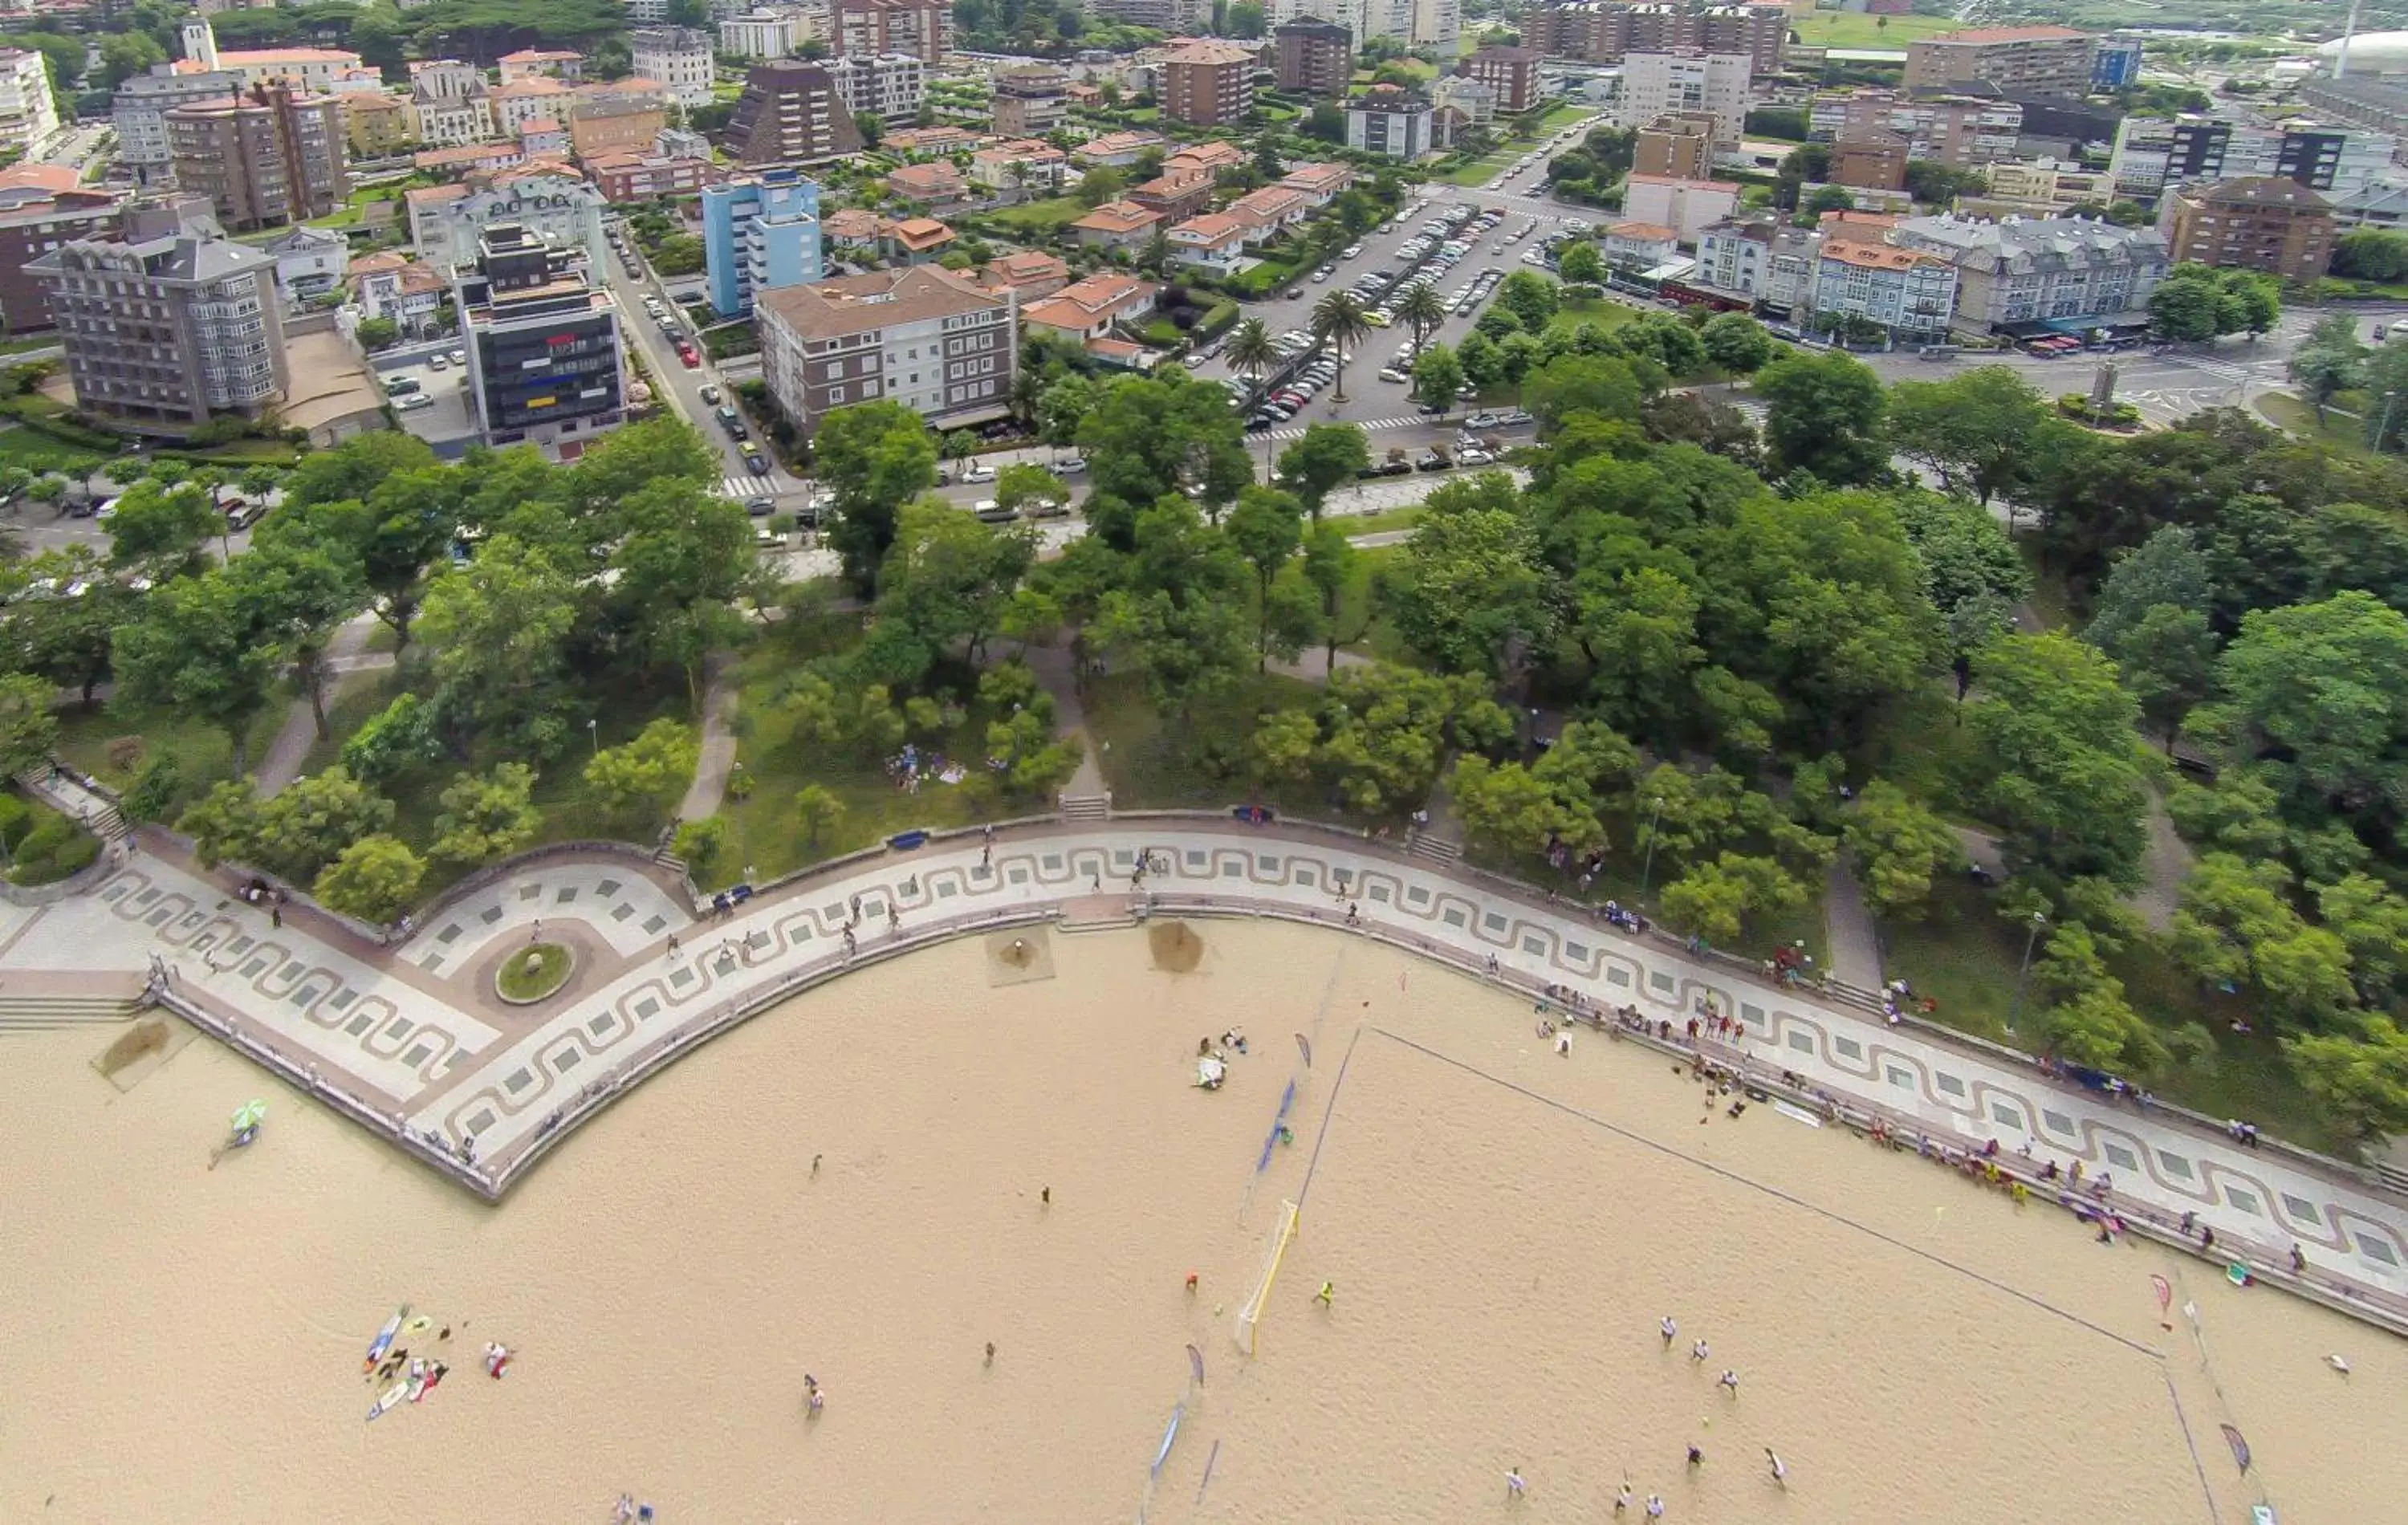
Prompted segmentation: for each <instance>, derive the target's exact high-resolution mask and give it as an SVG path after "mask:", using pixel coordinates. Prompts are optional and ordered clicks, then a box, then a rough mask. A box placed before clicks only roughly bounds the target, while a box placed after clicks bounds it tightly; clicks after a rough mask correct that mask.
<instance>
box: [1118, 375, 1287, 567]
mask: <svg viewBox="0 0 2408 1525" xmlns="http://www.w3.org/2000/svg"><path fill="white" fill-rule="evenodd" d="M1244 431H1245V425H1244V422H1243V421H1242V420H1241V419H1240V418H1239V417H1238V415H1237V414H1236V413H1235V412H1234V411H1232V410H1231V409H1230V407H1229V395H1228V394H1227V393H1226V392H1225V391H1223V390H1222V389H1221V388H1219V387H1217V386H1211V385H1208V384H1206V383H1204V382H1201V381H1190V380H1188V379H1187V376H1186V373H1185V372H1184V371H1182V370H1179V369H1178V368H1177V367H1169V368H1168V369H1167V370H1166V372H1165V373H1164V374H1163V375H1161V376H1159V377H1149V378H1136V377H1131V378H1127V379H1125V380H1122V381H1114V382H1112V383H1111V384H1110V385H1108V386H1107V387H1105V388H1104V390H1103V394H1102V396H1100V397H1098V398H1097V401H1096V404H1095V406H1094V407H1093V408H1092V409H1091V410H1089V411H1088V413H1087V416H1086V419H1085V420H1084V422H1082V424H1080V425H1079V444H1080V445H1081V447H1082V448H1083V449H1084V450H1085V451H1086V453H1087V470H1088V481H1089V482H1090V483H1092V487H1091V489H1090V492H1089V495H1088V498H1087V503H1086V515H1087V525H1088V527H1089V528H1090V529H1091V530H1092V531H1093V532H1094V533H1095V535H1096V537H1097V539H1099V540H1102V541H1103V542H1104V544H1106V545H1108V546H1110V547H1111V549H1113V550H1115V551H1122V552H1125V551H1128V550H1130V549H1132V548H1133V547H1134V545H1135V544H1136V539H1137V523H1138V518H1139V515H1140V512H1141V511H1144V510H1146V509H1148V508H1150V507H1152V506H1153V505H1154V504H1155V503H1157V502H1159V501H1161V500H1162V499H1163V498H1165V497H1171V496H1179V495H1180V493H1181V490H1182V489H1183V487H1188V486H1193V487H1195V488H1196V489H1197V491H1198V492H1199V493H1200V494H1201V495H1202V496H1201V498H1200V501H1202V502H1204V503H1207V504H1211V505H1212V506H1213V508H1214V510H1215V511H1218V509H1219V508H1220V506H1221V505H1223V504H1226V503H1229V502H1232V501H1234V500H1235V499H1236V498H1237V496H1238V489H1239V488H1240V487H1243V486H1244V485H1246V483H1248V482H1252V481H1253V480H1254V463H1253V462H1252V461H1251V460H1249V459H1248V458H1247V455H1246V443H1245V432H1244Z"/></svg>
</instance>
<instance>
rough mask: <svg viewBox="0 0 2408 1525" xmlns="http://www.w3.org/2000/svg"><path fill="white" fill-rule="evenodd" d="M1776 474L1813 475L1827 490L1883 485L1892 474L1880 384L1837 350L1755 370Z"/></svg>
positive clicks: (1785, 358)
mask: <svg viewBox="0 0 2408 1525" xmlns="http://www.w3.org/2000/svg"><path fill="white" fill-rule="evenodd" d="M1754 389H1755V392H1756V396H1759V397H1761V398H1763V399H1764V401H1765V404H1766V408H1765V418H1764V439H1765V444H1766V447H1767V449H1768V450H1769V452H1770V456H1771V460H1770V466H1771V468H1772V470H1773V471H1774V472H1775V473H1777V474H1781V475H1786V474H1787V473H1789V472H1792V471H1806V472H1811V473H1812V474H1813V477H1814V478H1815V480H1816V481H1818V482H1823V483H1825V484H1826V485H1828V486H1838V487H1846V486H1853V485H1855V484H1856V483H1858V482H1875V481H1879V480H1880V479H1881V478H1883V477H1884V476H1885V475H1887V474H1888V471H1889V445H1888V441H1887V438H1886V436H1885V434H1884V432H1883V424H1884V418H1885V411H1886V409H1887V397H1886V395H1885V393H1884V392H1883V390H1882V384H1881V379H1880V378H1879V377H1877V376H1875V375H1874V374H1873V373H1872V372H1871V370H1869V369H1868V368H1866V367H1865V366H1864V365H1863V364H1862V363H1861V362H1859V361H1856V360H1854V359H1851V358H1849V357H1848V356H1847V355H1844V354H1842V353H1840V352H1838V351H1836V350H1833V351H1828V352H1824V353H1821V354H1808V353H1804V352H1799V351H1791V352H1788V353H1785V354H1783V355H1781V356H1779V357H1777V358H1776V359H1774V360H1773V361H1772V362H1771V363H1770V365H1767V366H1766V367H1764V368H1763V369H1762V370H1760V371H1758V372H1756V382H1755V388H1754Z"/></svg>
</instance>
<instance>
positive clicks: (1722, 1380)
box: [1714, 1366, 1739, 1398]
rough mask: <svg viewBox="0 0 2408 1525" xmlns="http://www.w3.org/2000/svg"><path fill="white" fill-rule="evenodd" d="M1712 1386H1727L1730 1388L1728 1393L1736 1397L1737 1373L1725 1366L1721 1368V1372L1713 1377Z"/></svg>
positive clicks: (1737, 1393)
mask: <svg viewBox="0 0 2408 1525" xmlns="http://www.w3.org/2000/svg"><path fill="white" fill-rule="evenodd" d="M1714 1386H1716V1387H1718V1388H1729V1389H1730V1395H1731V1396H1732V1397H1733V1398H1737V1397H1738V1396H1739V1374H1738V1373H1737V1372H1734V1371H1732V1370H1731V1369H1730V1368H1729V1367H1727V1366H1726V1367H1724V1368H1723V1374H1722V1375H1720V1376H1718V1377H1716V1378H1714Z"/></svg>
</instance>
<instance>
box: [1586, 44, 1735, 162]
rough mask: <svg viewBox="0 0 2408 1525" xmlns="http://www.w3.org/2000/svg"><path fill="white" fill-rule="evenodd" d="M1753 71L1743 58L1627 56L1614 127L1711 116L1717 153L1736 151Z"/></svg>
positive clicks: (1725, 55) (1688, 54)
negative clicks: (1683, 115) (1671, 115)
mask: <svg viewBox="0 0 2408 1525" xmlns="http://www.w3.org/2000/svg"><path fill="white" fill-rule="evenodd" d="M1752 66H1753V61H1752V60H1751V59H1750V58H1749V57H1748V55H1747V54H1745V53H1699V52H1679V53H1626V54H1624V55H1623V59H1622V94H1621V95H1620V96H1619V97H1618V98H1617V99H1616V101H1615V103H1614V108H1613V122H1614V125H1615V126H1617V127H1630V128H1638V127H1644V126H1646V125H1647V124H1648V123H1649V122H1654V121H1655V120H1656V118H1658V117H1660V116H1663V115H1665V114H1666V113H1667V112H1671V111H1685V112H1708V113H1711V114H1712V115H1713V119H1714V144H1715V146H1716V148H1717V149H1720V148H1723V147H1726V146H1730V147H1736V146H1737V145H1738V143H1739V139H1740V129H1741V127H1742V124H1744V123H1745V122H1746V121H1747V108H1748V88H1747V87H1748V78H1749V71H1750V69H1751V67H1752Z"/></svg>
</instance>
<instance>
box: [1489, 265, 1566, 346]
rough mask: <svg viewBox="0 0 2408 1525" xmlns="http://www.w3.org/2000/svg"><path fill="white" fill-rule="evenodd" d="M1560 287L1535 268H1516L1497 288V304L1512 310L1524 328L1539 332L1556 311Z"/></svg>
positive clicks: (1506, 309)
mask: <svg viewBox="0 0 2408 1525" xmlns="http://www.w3.org/2000/svg"><path fill="white" fill-rule="evenodd" d="M1562 295H1563V293H1562V289H1561V288H1560V287H1558V286H1557V285H1556V284H1555V282H1554V281H1550V280H1548V279H1547V278H1546V277H1545V276H1542V275H1541V274H1539V272H1537V271H1536V270H1516V271H1514V272H1513V273H1512V275H1509V276H1507V277H1506V278H1505V280H1504V281H1503V282H1502V283H1501V284H1499V285H1498V288H1497V296H1496V302H1497V305H1498V307H1499V308H1501V309H1504V310H1505V311H1508V312H1511V313H1512V314H1513V316H1514V318H1515V319H1516V320H1517V321H1519V322H1520V324H1522V327H1523V328H1524V330H1526V331H1527V332H1529V333H1533V334H1535V333H1538V332H1540V331H1541V330H1542V329H1544V328H1545V327H1546V326H1547V323H1548V320H1550V319H1552V318H1553V317H1555V309H1556V308H1557V306H1558V305H1559V304H1560V302H1561V299H1562Z"/></svg>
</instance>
